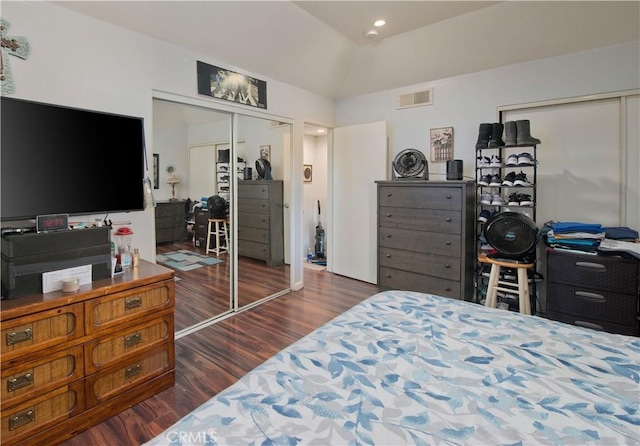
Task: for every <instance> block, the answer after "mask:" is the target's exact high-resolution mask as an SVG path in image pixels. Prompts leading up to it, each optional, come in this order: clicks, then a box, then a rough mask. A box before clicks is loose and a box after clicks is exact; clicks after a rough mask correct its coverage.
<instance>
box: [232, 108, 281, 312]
mask: <svg viewBox="0 0 640 446" xmlns="http://www.w3.org/2000/svg"><path fill="white" fill-rule="evenodd" d="M237 133H238V135H237V138H238V141H242V142H243V144H238V145H237V147H238V153H237V156H238V162H239V163H238V166H239V167H240V166H242V168H243V169H242V170H243V174H242V176H239V178H240V179H239V180H238V187H237V215H238V307H245V306H247V305H253V304H254V303H256V302H257V301H259V300H261V299H264V298H267V297H270V296H273V295H277V294H278V293H282V292H284V291H286V290H289V289H290V275H289V258H288V252H289V226H288V222H289V208H288V205H287V203H288V202H289V196H290V179H289V174H290V168H289V166H290V163H289V156H290V140H291V126H290V125H289V124H282V123H279V122H276V121H271V120H268V119H262V118H256V117H250V116H239V117H238V126H237ZM240 160H242V162H240Z"/></svg>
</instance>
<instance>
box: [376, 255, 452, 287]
mask: <svg viewBox="0 0 640 446" xmlns="http://www.w3.org/2000/svg"><path fill="white" fill-rule="evenodd" d="M379 265H380V266H383V267H388V268H395V269H401V270H405V271H409V272H413V273H418V274H426V275H429V276H434V277H441V278H443V279H449V280H456V281H458V280H460V268H461V267H460V258H456V257H446V256H436V255H432V254H421V253H417V252H412V251H402V250H398V249H392V248H380V259H379Z"/></svg>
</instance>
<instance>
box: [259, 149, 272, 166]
mask: <svg viewBox="0 0 640 446" xmlns="http://www.w3.org/2000/svg"><path fill="white" fill-rule="evenodd" d="M260 158H262V159H263V160H267V161H269V162H271V146H270V145H263V146H260Z"/></svg>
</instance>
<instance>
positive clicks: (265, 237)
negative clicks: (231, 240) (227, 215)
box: [238, 226, 269, 243]
mask: <svg viewBox="0 0 640 446" xmlns="http://www.w3.org/2000/svg"><path fill="white" fill-rule="evenodd" d="M238 240H248V241H250V242H257V243H269V230H268V229H258V228H247V227H245V226H238Z"/></svg>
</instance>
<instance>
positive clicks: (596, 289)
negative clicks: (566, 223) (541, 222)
mask: <svg viewBox="0 0 640 446" xmlns="http://www.w3.org/2000/svg"><path fill="white" fill-rule="evenodd" d="M639 265H640V262H638V260H635V259H628V258H622V257H609V256H594V255H588V254H578V253H571V252H560V251H557V250H554V249H547V317H548V318H549V319H554V320H557V321H561V322H566V323H569V324H573V325H579V326H583V327H588V328H592V329H595V330H602V331H607V332H610V333H619V334H626V335H632V336H638V335H639V332H638V304H639V298H640V294H639V293H640V291H639V287H640V282H639V281H640V270H639V267H640V266H639Z"/></svg>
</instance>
